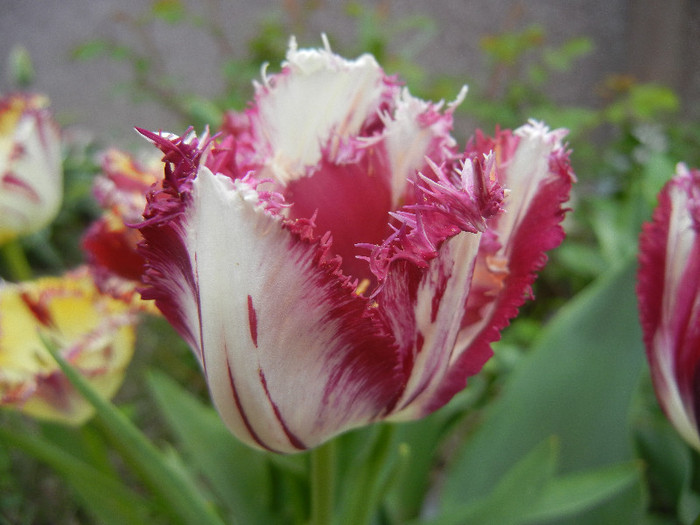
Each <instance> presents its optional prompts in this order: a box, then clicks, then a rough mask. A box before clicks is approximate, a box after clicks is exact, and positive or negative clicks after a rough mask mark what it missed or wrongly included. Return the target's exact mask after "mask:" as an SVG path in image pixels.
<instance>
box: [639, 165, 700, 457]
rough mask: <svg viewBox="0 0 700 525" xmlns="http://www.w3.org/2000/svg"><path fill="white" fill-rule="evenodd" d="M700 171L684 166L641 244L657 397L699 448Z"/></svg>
mask: <svg viewBox="0 0 700 525" xmlns="http://www.w3.org/2000/svg"><path fill="white" fill-rule="evenodd" d="M699 228H700V170H688V169H687V168H686V167H685V166H684V165H682V164H681V165H679V166H678V168H677V171H676V175H675V176H674V177H673V179H672V180H671V181H670V182H669V183H668V184H666V186H665V187H664V189H663V190H662V191H661V193H660V194H659V204H658V207H657V208H656V210H655V211H654V217H653V221H652V222H651V223H648V224H645V225H644V229H643V233H642V236H641V238H640V247H639V281H638V287H637V294H638V297H639V307H640V318H641V323H642V330H643V334H644V343H645V345H646V349H647V358H648V360H649V365H650V368H651V374H652V379H653V381H654V388H655V389H656V394H657V398H658V400H659V403H660V405H661V407H662V408H663V410H664V411H665V413H666V415H667V416H668V418H669V419H670V421H671V422H672V423H673V425H674V426H675V427H676V429H677V430H678V432H679V433H680V434H681V436H682V437H683V438H684V439H685V440H686V441H687V442H688V443H690V444H691V445H692V446H693V447H695V448H696V449H698V450H700V436H699V426H698V423H699V419H698V416H699V415H700V397H699V394H698V392H700V374H699V372H698V371H699V370H700V236H699V235H698V231H699Z"/></svg>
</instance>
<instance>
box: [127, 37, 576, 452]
mask: <svg viewBox="0 0 700 525" xmlns="http://www.w3.org/2000/svg"><path fill="white" fill-rule="evenodd" d="M465 93H466V89H465V90H463V91H462V92H460V94H459V96H458V97H457V100H455V102H453V103H451V104H448V105H447V107H446V108H445V109H444V110H443V103H437V104H433V103H430V102H425V101H421V100H419V99H417V98H415V97H412V96H411V95H410V93H409V92H408V90H406V89H403V90H401V89H399V88H398V87H397V83H396V82H395V81H394V80H393V79H390V78H388V77H386V76H385V75H384V73H383V71H382V70H381V68H379V66H378V65H377V64H376V62H375V61H374V59H373V58H372V57H370V56H369V55H364V56H362V57H360V58H359V59H357V60H356V61H347V60H345V59H342V58H340V57H338V56H337V55H334V54H333V53H331V51H330V50H329V48H328V46H327V45H326V47H325V49H321V50H298V49H297V48H296V45H295V44H294V43H292V45H291V47H290V51H289V53H288V56H287V61H286V62H285V64H284V66H283V69H282V71H281V72H280V73H279V74H276V75H272V76H265V78H264V81H263V84H262V85H261V86H258V88H257V91H256V99H255V102H254V104H253V105H252V106H251V108H250V109H249V110H247V112H246V113H245V114H241V115H236V114H229V115H228V116H227V119H226V124H225V127H224V129H223V131H222V133H221V134H220V135H216V136H215V137H214V138H213V139H208V138H206V137H205V138H202V139H197V138H196V137H195V136H194V135H192V134H188V135H186V136H184V137H175V136H171V135H166V134H162V133H158V134H156V133H151V132H147V131H141V132H142V133H143V134H144V136H146V137H147V138H148V139H149V140H151V141H152V142H153V143H154V144H156V145H157V146H158V147H159V148H160V149H161V151H162V152H163V153H164V162H165V177H164V178H163V180H162V181H161V182H160V183H159V184H158V185H157V186H156V187H155V188H154V190H153V191H151V192H150V193H149V195H148V204H147V206H146V211H145V213H144V217H145V220H144V221H143V222H142V223H141V224H140V225H139V229H140V231H141V233H142V234H143V236H144V238H145V243H144V244H143V252H142V253H143V255H144V256H145V258H146V260H147V270H146V274H145V282H146V283H147V285H148V287H147V289H145V290H144V292H143V293H144V297H148V298H153V299H155V301H156V304H157V306H158V307H159V309H160V310H161V311H162V312H163V314H164V315H165V317H166V318H167V319H168V320H169V321H170V322H171V324H173V326H174V327H175V328H176V329H177V330H178V331H179V332H180V333H181V334H182V336H183V337H184V338H185V339H186V340H187V341H188V343H189V344H190V345H191V346H192V349H193V351H194V352H195V354H196V355H197V357H198V359H199V361H200V363H201V365H202V369H203V371H204V373H205V375H206V377H207V381H208V383H209V387H210V390H211V394H212V398H213V399H214V402H215V404H216V406H217V409H218V411H219V412H220V414H221V415H222V417H223V419H224V420H225V421H226V423H227V424H228V426H229V428H230V429H231V430H232V432H233V433H234V434H235V435H236V436H238V437H239V438H240V439H241V440H243V441H244V442H246V443H248V444H250V445H252V446H254V447H258V448H263V449H267V450H272V451H276V452H296V451H299V450H304V449H307V448H309V447H313V446H316V445H318V444H320V443H322V442H323V441H325V440H327V439H329V438H331V437H333V436H334V435H336V434H339V433H341V432H343V431H345V430H348V429H350V428H353V427H357V426H360V425H364V424H368V423H372V422H374V421H377V420H381V419H395V420H406V419H415V418H418V417H422V416H424V415H426V414H428V413H429V412H431V411H433V410H435V409H437V408H439V407H440V406H442V405H443V404H445V403H446V402H447V401H449V399H450V398H452V396H453V395H454V394H455V393H456V392H458V391H459V390H460V389H461V388H463V387H464V384H465V382H466V379H467V377H469V376H470V375H473V374H475V373H477V372H478V371H479V370H480V369H481V367H482V366H483V364H484V363H485V362H486V360H487V359H488V357H489V356H490V352H491V350H490V346H489V344H490V343H491V342H492V341H494V340H495V339H497V338H498V335H499V332H500V330H501V329H502V328H503V327H504V326H505V325H506V324H507V323H508V320H509V319H510V318H512V317H513V316H514V315H515V314H516V313H517V308H518V306H520V304H521V303H522V302H523V300H524V298H525V296H526V295H527V294H528V293H529V287H530V285H531V284H532V281H533V280H534V278H535V272H536V271H537V270H539V269H540V268H541V267H542V265H543V264H544V262H545V260H546V257H545V256H544V252H545V251H546V250H548V249H551V248H553V247H554V246H556V245H557V244H558V243H559V242H560V241H561V238H562V235H563V234H562V231H561V228H560V226H559V222H560V221H561V219H562V217H563V214H564V210H563V208H562V204H563V202H564V201H565V200H566V197H567V196H568V191H569V187H570V185H571V183H572V182H573V175H572V174H571V172H570V170H569V168H568V154H567V152H565V151H564V149H563V146H562V145H561V143H560V138H561V132H559V131H557V132H549V131H548V130H546V128H544V127H542V126H539V125H535V124H531V125H530V126H529V127H525V128H522V129H521V130H519V131H518V135H516V136H513V135H511V134H509V133H502V134H500V135H499V137H498V138H497V140H495V141H490V140H487V139H483V137H479V138H478V139H477V144H475V145H472V146H470V148H469V149H468V151H467V152H466V153H460V152H459V151H458V150H457V148H456V142H455V140H454V139H453V138H452V136H451V135H450V130H451V126H452V113H453V111H454V108H455V107H456V106H457V104H459V103H460V102H461V100H462V98H463V97H464V95H465Z"/></svg>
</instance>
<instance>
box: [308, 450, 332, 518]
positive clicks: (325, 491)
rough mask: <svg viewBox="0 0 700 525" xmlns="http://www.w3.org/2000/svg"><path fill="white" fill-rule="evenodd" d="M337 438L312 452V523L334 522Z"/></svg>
mask: <svg viewBox="0 0 700 525" xmlns="http://www.w3.org/2000/svg"><path fill="white" fill-rule="evenodd" d="M334 496H335V440H331V441H329V442H328V443H325V444H323V445H321V446H320V447H318V448H316V449H314V450H313V451H312V452H311V525H330V524H331V523H332V522H333V506H334V503H333V502H334Z"/></svg>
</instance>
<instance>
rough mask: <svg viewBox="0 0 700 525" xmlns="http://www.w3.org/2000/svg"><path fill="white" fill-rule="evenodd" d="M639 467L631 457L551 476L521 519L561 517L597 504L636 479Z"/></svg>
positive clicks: (637, 479) (536, 520)
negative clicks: (565, 474) (558, 475)
mask: <svg viewBox="0 0 700 525" xmlns="http://www.w3.org/2000/svg"><path fill="white" fill-rule="evenodd" d="M641 469H642V464H641V463H640V462H638V461H634V462H629V463H622V464H619V465H612V466H609V467H601V468H599V469H594V470H588V471H584V472H576V473H574V474H569V475H567V476H561V477H557V478H554V479H553V480H551V481H550V483H549V484H547V486H546V487H545V489H544V491H543V493H542V497H541V498H540V499H539V500H537V501H536V502H535V503H534V505H532V506H531V507H530V508H529V509H528V511H527V512H525V513H524V514H523V522H526V523H529V522H539V521H542V520H553V519H561V518H562V517H565V516H569V515H572V514H576V513H578V512H580V511H582V510H585V509H586V508H589V507H593V506H595V505H598V504H599V503H601V502H602V501H605V500H607V499H609V498H611V497H613V496H614V495H615V494H617V493H619V492H620V491H622V490H624V489H625V488H628V487H630V486H631V485H633V484H634V483H635V482H638V481H639V479H640V476H641Z"/></svg>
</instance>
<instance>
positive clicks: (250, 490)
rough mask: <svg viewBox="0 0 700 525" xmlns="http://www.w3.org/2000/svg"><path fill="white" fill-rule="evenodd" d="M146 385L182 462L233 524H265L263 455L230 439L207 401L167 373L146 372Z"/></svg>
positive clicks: (266, 476) (267, 501)
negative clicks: (205, 485)
mask: <svg viewBox="0 0 700 525" xmlns="http://www.w3.org/2000/svg"><path fill="white" fill-rule="evenodd" d="M148 386H149V388H150V389H151V392H152V393H153V395H154V397H155V400H156V403H157V404H158V408H159V409H160V412H161V414H162V415H163V417H164V418H165V421H166V422H167V424H168V426H169V427H170V429H171V430H172V432H173V433H174V434H175V437H176V439H177V441H178V442H179V443H180V444H181V445H182V449H183V452H184V453H185V454H186V457H187V458H188V459H189V461H188V464H189V465H190V466H191V467H192V468H193V469H194V471H195V472H197V473H198V474H200V475H201V476H203V477H204V478H205V480H206V481H207V482H208V483H209V485H210V487H211V490H212V492H213V493H214V494H215V495H216V496H217V498H218V499H219V501H220V502H221V506H222V507H223V508H226V509H228V511H229V512H230V514H231V515H232V516H233V517H234V518H235V519H236V521H237V522H239V523H250V524H254V523H270V522H271V516H270V515H269V512H268V510H267V509H268V508H269V505H270V498H271V494H270V483H271V481H270V479H269V468H268V467H269V466H268V461H267V456H266V454H264V453H262V452H259V451H257V450H253V449H251V448H250V447H247V446H245V445H243V444H242V443H241V442H240V441H238V440H237V439H236V438H234V437H233V435H232V434H231V433H230V432H229V431H228V429H227V428H226V427H225V426H224V424H223V422H222V421H221V418H220V417H219V415H218V414H217V412H216V411H215V410H214V409H213V408H212V407H211V406H208V405H205V404H204V403H202V402H201V401H199V399H197V398H196V397H194V396H193V395H192V394H191V393H190V392H188V391H187V390H185V389H184V388H182V387H181V386H180V385H179V384H177V383H176V382H175V381H173V380H172V379H170V378H169V377H168V376H166V375H164V374H162V373H159V372H157V371H152V372H151V373H149V375H148Z"/></svg>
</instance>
